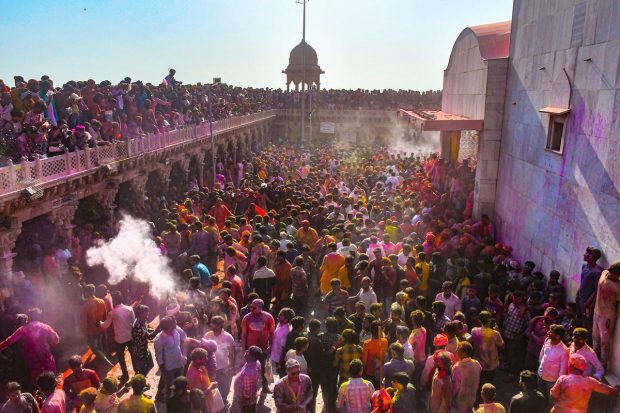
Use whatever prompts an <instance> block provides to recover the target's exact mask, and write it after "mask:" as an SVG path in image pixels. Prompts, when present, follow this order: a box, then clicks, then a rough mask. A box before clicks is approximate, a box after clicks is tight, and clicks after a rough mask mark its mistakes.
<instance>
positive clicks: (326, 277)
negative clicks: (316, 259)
mask: <svg viewBox="0 0 620 413" xmlns="http://www.w3.org/2000/svg"><path fill="white" fill-rule="evenodd" d="M337 249H338V245H337V244H336V243H335V242H332V243H330V244H329V245H328V246H327V250H328V253H327V254H326V255H325V257H323V262H322V263H321V267H320V271H321V284H320V288H321V294H323V295H326V294H327V293H329V292H330V291H331V290H330V285H332V286H333V284H331V283H332V281H333V280H334V279H337V280H338V281H339V282H340V280H339V279H338V271H340V268H341V267H342V266H343V265H344V264H345V256H344V255H342V254H340V253H338V252H337Z"/></svg>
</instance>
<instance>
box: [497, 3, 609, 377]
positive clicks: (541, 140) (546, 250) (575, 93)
mask: <svg viewBox="0 0 620 413" xmlns="http://www.w3.org/2000/svg"><path fill="white" fill-rule="evenodd" d="M618 22H620V2H619V1H612V0H563V1H540V0H515V2H514V9H513V19H512V42H511V53H510V55H511V57H510V62H509V65H508V68H507V71H508V79H507V90H506V99H505V105H504V114H503V134H502V144H501V150H500V159H499V181H498V190H497V195H496V209H495V212H496V222H497V227H498V231H499V237H500V239H501V240H502V241H504V242H506V243H508V244H510V245H512V246H513V247H514V251H515V254H516V255H517V257H518V258H520V259H521V260H525V259H532V260H533V261H534V262H536V263H537V269H539V270H541V271H543V272H544V273H545V274H548V273H549V271H551V270H553V269H557V270H558V271H560V272H561V274H562V276H563V278H564V283H565V285H566V287H567V291H568V294H569V297H570V298H572V297H574V294H575V292H576V290H577V288H578V286H579V282H580V279H579V273H580V267H581V265H582V255H583V251H584V250H585V248H586V247H587V246H589V245H592V246H597V247H598V248H600V249H601V250H602V251H603V253H604V259H603V260H602V264H603V265H607V264H608V263H611V262H614V261H618V260H620V120H619V119H620V92H619V91H618V85H620V76H618V71H619V70H620V64H619V63H620V27H619V26H620V25H619V24H618ZM545 106H556V107H568V108H570V110H571V112H570V114H569V116H568V120H567V122H566V126H565V137H564V150H563V153H562V154H557V153H554V152H550V151H547V150H545V144H546V138H547V129H548V123H549V115H547V114H544V113H540V112H539V109H541V108H543V107H545ZM617 347H618V348H617V349H616V360H615V370H614V374H615V375H616V377H619V376H620V343H618V345H617Z"/></svg>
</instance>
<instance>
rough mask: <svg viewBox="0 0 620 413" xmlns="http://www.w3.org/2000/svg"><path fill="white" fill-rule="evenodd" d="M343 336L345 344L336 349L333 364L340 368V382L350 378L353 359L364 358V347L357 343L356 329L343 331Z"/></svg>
mask: <svg viewBox="0 0 620 413" xmlns="http://www.w3.org/2000/svg"><path fill="white" fill-rule="evenodd" d="M342 338H343V339H344V344H343V345H342V346H341V347H338V349H337V350H336V354H335V356H334V363H333V366H334V367H336V368H337V369H338V372H339V375H340V380H339V383H344V382H345V381H346V380H348V379H349V377H350V373H349V366H350V364H351V360H353V359H361V358H362V348H361V347H360V346H359V345H357V344H356V343H357V334H355V330H351V329H346V330H344V331H343V332H342Z"/></svg>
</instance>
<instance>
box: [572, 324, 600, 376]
mask: <svg viewBox="0 0 620 413" xmlns="http://www.w3.org/2000/svg"><path fill="white" fill-rule="evenodd" d="M587 340H588V330H586V329H585V328H582V327H578V328H576V329H575V330H573V343H572V344H571V345H570V347H569V348H568V356H569V357H570V356H572V355H573V354H579V355H581V356H582V357H583V358H584V359H585V360H586V368H585V370H584V371H583V376H584V377H594V378H595V379H596V380H598V381H601V380H602V379H603V375H604V374H605V369H604V368H603V365H602V364H601V361H600V360H599V359H598V357H597V356H596V353H595V352H594V350H592V347H590V346H589V345H588V344H587V343H586V341H587Z"/></svg>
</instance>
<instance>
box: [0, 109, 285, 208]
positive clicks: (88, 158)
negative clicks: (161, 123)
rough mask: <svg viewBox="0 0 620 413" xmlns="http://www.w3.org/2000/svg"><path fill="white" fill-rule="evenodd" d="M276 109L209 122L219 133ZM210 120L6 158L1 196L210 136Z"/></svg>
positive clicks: (267, 116)
mask: <svg viewBox="0 0 620 413" xmlns="http://www.w3.org/2000/svg"><path fill="white" fill-rule="evenodd" d="M276 113H277V111H276V110H270V111H265V112H258V113H253V114H251V115H246V116H239V117H234V118H228V119H222V120H219V121H215V122H213V123H212V125H213V134H214V135H216V136H217V135H218V134H221V133H224V132H229V131H232V130H235V129H238V128H242V127H245V126H249V125H252V124H255V123H258V122H262V121H265V120H268V119H271V118H274V117H275V116H276ZM210 137H211V131H210V124H209V122H204V123H202V124H200V125H192V126H188V127H186V128H183V129H177V130H172V131H168V132H162V133H153V134H148V135H145V136H142V137H139V138H133V139H128V140H125V141H119V142H115V143H113V144H110V145H104V146H95V147H94V148H86V149H84V150H78V151H75V152H66V153H65V154H63V155H59V156H53V157H49V158H41V157H37V158H36V159H35V160H34V161H31V162H27V161H22V162H21V163H20V164H18V165H14V164H13V163H11V162H9V164H8V165H7V166H5V167H2V168H0V196H2V195H6V194H9V193H12V192H15V191H20V190H22V189H25V188H27V187H30V186H36V185H41V184H44V183H50V182H54V181H61V180H64V179H67V178H70V177H71V176H73V175H76V174H83V173H88V172H93V171H95V170H96V169H97V168H100V167H102V166H105V165H107V164H111V163H113V162H117V161H121V160H123V159H128V158H130V157H133V156H136V155H140V154H144V153H149V152H154V151H165V150H167V149H170V148H172V147H175V146H176V145H180V144H183V143H187V142H191V141H197V140H204V139H209V138H210Z"/></svg>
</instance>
